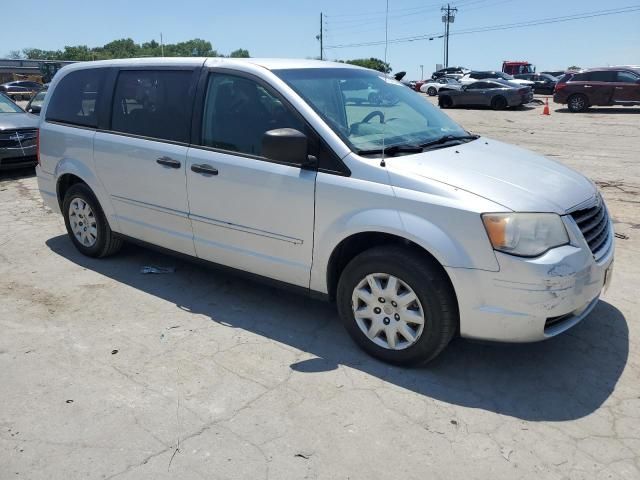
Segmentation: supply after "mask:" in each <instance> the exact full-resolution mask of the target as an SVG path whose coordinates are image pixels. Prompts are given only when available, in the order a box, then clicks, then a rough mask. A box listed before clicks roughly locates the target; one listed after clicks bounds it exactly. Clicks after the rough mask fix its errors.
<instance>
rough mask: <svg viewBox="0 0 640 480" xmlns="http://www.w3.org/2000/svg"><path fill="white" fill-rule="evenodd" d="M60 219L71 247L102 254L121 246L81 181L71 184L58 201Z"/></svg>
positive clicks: (88, 253) (112, 252) (81, 251)
mask: <svg viewBox="0 0 640 480" xmlns="http://www.w3.org/2000/svg"><path fill="white" fill-rule="evenodd" d="M62 212H63V214H64V223H65V226H66V227H67V233H68V234H69V237H70V238H71V241H72V242H73V244H74V245H75V247H76V248H77V249H78V250H79V251H80V253H82V254H83V255H86V256H88V257H106V256H108V255H112V254H114V253H116V252H117V251H118V250H119V249H120V247H121V246H122V239H120V238H118V237H117V236H116V235H115V234H114V233H113V232H112V231H111V228H110V227H109V223H108V222H107V219H106V217H105V215H104V212H103V211H102V208H101V207H100V203H98V200H97V199H96V197H95V195H94V194H93V192H92V191H91V189H90V188H89V187H88V186H87V185H85V184H84V183H76V184H75V185H72V186H71V187H70V188H69V190H68V191H67V193H66V194H65V196H64V201H63V203H62Z"/></svg>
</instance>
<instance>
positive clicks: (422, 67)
mask: <svg viewBox="0 0 640 480" xmlns="http://www.w3.org/2000/svg"><path fill="white" fill-rule="evenodd" d="M420 80H424V65H420Z"/></svg>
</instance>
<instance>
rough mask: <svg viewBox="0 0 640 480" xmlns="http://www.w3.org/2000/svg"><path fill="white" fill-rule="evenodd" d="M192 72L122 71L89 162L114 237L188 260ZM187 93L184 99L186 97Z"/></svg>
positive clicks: (191, 250)
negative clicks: (107, 201)
mask: <svg viewBox="0 0 640 480" xmlns="http://www.w3.org/2000/svg"><path fill="white" fill-rule="evenodd" d="M196 77H197V73H196V72H194V71H193V70H157V71H154V70H123V71H120V73H119V75H118V78H117V80H116V85H115V92H114V95H113V103H112V108H111V110H112V112H111V119H110V127H109V128H108V129H106V130H105V131H98V132H97V133H96V136H95V141H94V160H95V165H96V170H97V172H98V176H99V178H100V181H101V182H102V183H103V184H104V186H105V188H106V190H107V192H109V194H110V197H111V201H112V204H113V207H114V209H115V211H116V216H117V219H118V224H119V226H120V230H121V233H123V234H125V235H129V236H131V237H134V238H137V239H139V240H144V241H146V242H150V243H153V244H156V245H159V246H162V247H165V248H169V249H171V250H175V251H178V252H182V253H186V254H190V255H195V251H194V247H193V232H192V230H191V223H190V221H189V218H188V210H189V209H188V202H187V185H186V176H185V172H186V163H187V150H188V142H189V127H190V119H191V105H190V102H188V101H186V99H188V98H190V97H191V98H192V97H193V88H195V80H196ZM190 92H191V94H190Z"/></svg>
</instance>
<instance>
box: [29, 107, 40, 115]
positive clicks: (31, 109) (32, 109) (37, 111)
mask: <svg viewBox="0 0 640 480" xmlns="http://www.w3.org/2000/svg"><path fill="white" fill-rule="evenodd" d="M40 110H41V109H40V107H36V106H35V105H32V106H31V107H29V110H28V112H29V113H33V114H34V115H40Z"/></svg>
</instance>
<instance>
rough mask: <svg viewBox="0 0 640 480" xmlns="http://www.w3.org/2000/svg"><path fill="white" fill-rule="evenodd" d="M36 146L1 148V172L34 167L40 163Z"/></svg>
mask: <svg viewBox="0 0 640 480" xmlns="http://www.w3.org/2000/svg"><path fill="white" fill-rule="evenodd" d="M36 153H37V152H36V146H35V145H25V146H24V147H16V148H0V170H11V169H14V168H26V167H33V166H34V165H35V164H36V163H38V159H37V157H36Z"/></svg>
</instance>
